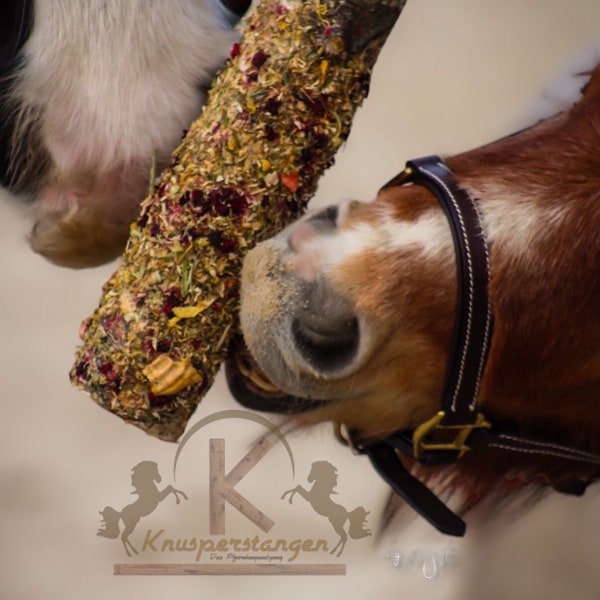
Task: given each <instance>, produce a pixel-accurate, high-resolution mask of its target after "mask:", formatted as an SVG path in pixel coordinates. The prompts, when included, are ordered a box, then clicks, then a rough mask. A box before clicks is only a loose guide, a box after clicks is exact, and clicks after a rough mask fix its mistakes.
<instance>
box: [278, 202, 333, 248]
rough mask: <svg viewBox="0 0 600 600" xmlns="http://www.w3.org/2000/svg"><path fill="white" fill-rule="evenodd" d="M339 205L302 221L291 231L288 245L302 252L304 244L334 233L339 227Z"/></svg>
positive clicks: (329, 207)
mask: <svg viewBox="0 0 600 600" xmlns="http://www.w3.org/2000/svg"><path fill="white" fill-rule="evenodd" d="M337 218H338V207H337V206H328V207H327V208H325V209H323V210H321V211H319V212H318V213H315V214H314V215H311V216H310V217H308V218H306V219H304V220H302V221H300V222H299V223H298V224H297V226H296V227H295V228H294V229H293V230H292V231H291V233H290V236H289V238H288V245H289V247H290V250H292V251H293V252H296V253H297V252H300V251H302V249H303V248H304V246H306V245H308V244H310V242H312V241H314V240H317V239H318V238H319V237H321V236H324V235H328V234H331V233H334V232H335V230H336V229H337Z"/></svg>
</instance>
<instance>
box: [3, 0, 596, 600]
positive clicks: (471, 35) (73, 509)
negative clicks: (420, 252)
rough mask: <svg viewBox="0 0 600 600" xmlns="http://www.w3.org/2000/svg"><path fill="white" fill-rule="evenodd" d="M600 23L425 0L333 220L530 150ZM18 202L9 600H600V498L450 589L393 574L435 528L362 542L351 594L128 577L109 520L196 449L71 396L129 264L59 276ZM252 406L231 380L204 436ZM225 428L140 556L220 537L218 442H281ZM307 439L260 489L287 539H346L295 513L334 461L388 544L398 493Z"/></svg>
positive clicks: (8, 374) (577, 12) (455, 575)
mask: <svg viewBox="0 0 600 600" xmlns="http://www.w3.org/2000/svg"><path fill="white" fill-rule="evenodd" d="M599 24H600V4H599V3H598V2H597V0H575V1H572V0H569V1H567V0H527V2H523V1H521V0H504V1H502V2H500V1H497V2H492V1H490V0H409V2H408V5H407V8H406V9H405V12H404V14H403V15H402V17H401V19H400V21H399V23H398V25H397V27H396V29H395V30H394V32H393V35H392V37H391V38H390V40H389V43H388V45H387V46H386V48H385V50H384V52H383V54H382V56H381V59H380V61H379V63H378V65H377V68H376V71H375V74H374V79H373V85H372V91H371V95H370V97H369V99H368V101H367V102H366V104H365V106H364V108H363V109H362V110H361V111H360V112H359V114H358V116H357V118H356V122H355V128H354V131H353V133H352V135H351V137H350V140H349V142H348V144H347V145H346V147H345V148H344V149H343V150H342V152H341V153H340V154H339V157H338V160H337V164H336V166H335V167H334V168H333V169H332V170H331V171H330V173H329V174H328V175H327V176H326V177H325V179H324V180H323V182H322V185H321V188H320V192H319V195H318V197H317V198H316V199H315V203H314V204H315V205H323V204H326V203H328V202H332V201H337V200H340V199H344V198H349V197H354V198H360V199H368V198H371V197H373V195H374V194H375V192H376V190H377V188H378V186H379V185H380V184H382V183H383V182H384V181H386V180H387V179H388V178H390V177H391V176H392V175H394V174H395V173H396V172H397V171H399V170H400V169H401V167H402V165H403V163H404V161H405V160H406V159H408V158H411V157H417V156H420V155H423V154H429V153H451V152H454V151H458V150H462V149H466V148H469V147H472V146H474V145H477V144H479V143H483V142H486V141H488V140H491V139H493V138H494V137H497V136H499V135H502V134H504V133H507V132H510V131H511V130H513V129H514V128H515V127H516V126H517V125H518V124H520V122H521V118H522V116H523V114H524V113H525V112H526V111H527V110H528V109H529V107H530V106H531V105H532V103H534V102H535V99H536V98H538V97H539V95H540V93H541V90H542V89H543V88H544V86H546V85H547V84H548V83H549V82H551V81H552V79H553V77H554V75H555V74H556V73H557V72H559V71H560V70H561V68H562V67H563V66H564V64H565V61H567V60H568V59H569V58H570V57H571V56H572V55H573V54H574V53H575V52H576V51H578V50H579V49H581V48H582V47H585V46H586V45H589V44H590V43H591V42H593V41H594V40H595V38H596V35H597V33H598V29H599V28H598V25H599ZM1 200H2V201H1V202H0V211H1V217H0V228H1V234H0V273H1V278H0V281H1V286H2V288H1V293H0V325H1V331H2V341H1V349H0V353H1V357H0V365H1V367H0V368H1V373H0V375H1V377H0V390H1V395H2V406H3V413H2V414H3V417H2V419H1V420H0V490H1V493H0V598H2V599H3V600H4V599H6V600H38V599H42V598H43V599H44V600H62V599H66V598H78V599H86V600H100V599H105V598H110V599H111V600H121V599H123V600H124V599H126V598H133V597H135V598H144V599H148V600H155V599H159V598H167V597H168V598H177V599H178V600H188V599H190V600H191V599H194V600H196V599H199V598H214V597H217V598H220V597H222V598H231V599H238V598H240V599H241V598H243V599H244V600H255V599H259V598H260V599H264V598H291V599H300V598H319V599H320V598H330V597H334V596H335V597H340V598H345V599H358V598H365V597H368V598H389V597H410V598H421V597H423V598H425V597H426V598H429V599H435V598H444V599H456V600H458V599H461V600H464V599H469V600H470V599H475V600H487V599H504V598H511V599H512V600H516V599H521V598H522V599H530V598H545V599H564V598H569V597H572V598H577V599H578V600H588V599H589V600H591V599H592V598H594V599H595V598H597V597H598V593H599V591H600V574H599V573H600V569H599V568H598V564H599V560H600V543H599V542H598V541H597V540H598V539H600V494H599V491H598V486H596V489H590V490H589V491H588V493H587V494H586V496H585V497H584V498H583V499H573V498H567V497H561V496H557V495H556V496H553V497H551V498H549V499H547V500H545V501H544V502H542V503H541V504H540V505H539V506H538V507H537V508H536V509H535V510H534V511H533V512H532V513H530V514H529V515H528V516H527V517H526V518H523V519H521V520H520V521H517V522H515V523H512V524H505V525H503V526H496V527H495V528H492V529H491V531H487V532H485V533H483V534H482V533H479V534H478V533H473V532H471V533H470V534H469V535H468V537H467V539H466V540H460V541H458V542H453V546H452V548H453V550H454V551H455V553H456V555H457V556H458V564H457V565H455V566H454V567H453V568H452V569H447V570H445V571H443V572H441V573H440V575H439V577H437V578H436V579H435V580H434V581H428V580H426V579H425V577H424V576H423V574H422V573H421V571H420V568H419V566H418V565H417V566H414V567H410V568H404V569H401V568H394V567H393V566H392V565H391V564H390V563H389V561H386V559H385V554H386V551H389V550H397V551H400V552H402V553H404V554H405V555H406V554H410V553H411V552H413V551H418V552H421V553H424V554H426V555H427V553H432V552H440V551H442V550H443V549H444V548H445V547H446V546H447V544H448V543H449V542H450V540H448V539H445V538H443V537H442V536H439V535H438V534H437V533H435V532H433V531H431V529H430V528H429V526H427V525H426V524H423V523H422V522H420V521H419V522H415V523H413V524H411V525H410V526H409V527H407V528H406V529H404V530H402V531H397V532H395V540H394V541H393V542H391V541H389V542H385V543H384V544H383V545H381V546H376V545H373V544H372V539H371V538H368V539H366V540H360V541H350V542H349V543H348V546H347V550H346V552H345V553H344V555H343V557H342V559H343V560H344V562H345V563H346V564H347V565H348V573H347V575H346V576H345V577H320V578H319V577H274V578H265V577H254V578H252V577H220V578H219V577H217V578H215V577H213V578H209V577H205V578H202V577H155V578H148V577H116V576H114V575H113V574H112V566H113V564H114V563H118V562H126V561H127V560H128V559H127V557H126V555H125V554H124V552H123V549H122V547H121V545H120V543H119V541H118V540H117V541H115V540H107V539H104V538H101V537H97V536H96V535H95V534H96V530H97V528H98V526H99V524H100V515H99V514H98V511H99V510H101V509H102V508H104V506H105V505H107V504H108V505H111V506H114V507H116V508H120V507H122V506H124V505H125V504H127V503H128V502H131V501H133V500H134V499H135V497H133V496H131V495H130V492H131V488H130V481H129V476H130V475H129V474H130V469H131V467H132V466H133V465H135V464H137V463H138V462H140V461H141V460H154V461H156V462H157V463H158V464H159V468H160V471H161V473H162V475H163V482H162V483H161V487H162V486H164V485H167V484H168V483H172V482H173V478H172V465H173V457H174V453H175V449H176V447H175V446H173V445H168V444H166V443H162V442H159V441H156V440H154V439H152V438H149V437H147V436H145V435H144V434H142V433H140V432H139V431H137V430H136V429H134V428H130V427H126V426H124V425H123V424H122V423H121V422H120V421H119V420H118V419H117V418H116V417H114V416H112V415H109V414H108V413H105V412H103V411H101V410H100V409H99V408H97V407H96V406H95V405H94V404H93V403H92V402H91V401H89V400H88V399H87V398H86V397H85V396H84V395H82V394H80V393H78V392H76V391H74V390H72V389H71V388H70V385H69V382H68V377H67V373H68V371H69V369H70V366H71V363H72V357H73V351H74V348H75V346H76V345H77V343H78V338H77V330H78V326H79V323H80V321H81V320H82V319H83V318H84V317H86V316H87V315H88V314H89V313H90V312H91V311H92V310H93V308H94V307H95V305H96V302H97V299H98V297H99V291H100V287H101V285H102V283H103V282H104V281H105V280H106V279H107V277H108V276H109V274H110V273H111V271H112V269H113V268H114V265H111V266H108V267H106V268H100V269H95V270H88V271H83V272H71V271H67V270H62V269H59V268H56V267H53V266H51V265H49V264H47V263H45V262H44V261H43V260H42V259H40V258H39V257H37V256H35V255H34V254H32V253H31V252H30V251H29V249H28V247H27V245H26V242H25V236H26V232H27V230H28V227H29V221H28V215H27V213H26V210H25V209H24V208H23V206H21V205H19V203H18V202H16V201H15V200H13V199H11V198H10V197H9V196H8V195H7V194H5V193H2V198H1ZM234 407H235V405H234V403H233V402H232V400H231V399H230V397H229V394H228V392H227V390H226V388H225V386H224V384H223V381H222V379H221V378H220V379H219V381H218V382H217V384H216V385H215V386H214V388H213V389H212V390H211V392H210V393H209V395H208V396H207V397H206V399H205V400H204V401H203V403H202V405H201V407H200V408H199V410H198V412H197V414H196V415H195V417H194V419H193V421H192V422H196V421H197V420H198V419H200V418H201V417H203V416H206V415H208V414H211V413H212V412H215V411H217V410H220V409H222V408H234ZM211 427H212V429H210V430H208V429H207V430H206V431H205V432H204V433H203V434H202V435H200V434H198V437H197V438H195V439H194V441H193V443H190V445H189V446H188V447H186V450H185V452H184V453H182V462H181V467H180V469H179V468H178V473H177V481H176V483H177V487H181V488H182V489H184V491H186V492H187V493H188V495H189V497H190V499H189V500H188V502H187V503H183V504H182V505H180V506H179V507H176V506H175V503H174V499H173V498H172V497H171V498H169V499H167V500H165V502H164V503H163V504H161V505H160V506H159V508H158V509H157V511H156V512H155V513H154V514H153V515H152V516H151V517H148V519H147V520H146V521H143V522H142V523H141V524H140V526H139V528H140V530H139V532H136V533H135V534H134V535H133V536H132V541H134V542H137V543H138V544H139V543H141V539H140V536H141V532H143V531H145V530H146V529H147V528H149V527H154V528H161V527H165V528H167V529H168V530H169V531H173V532H179V533H180V534H181V535H182V536H186V535H187V536H192V535H206V534H207V513H208V509H207V506H206V497H207V496H206V492H207V485H208V482H207V445H206V444H207V441H206V440H207V439H208V437H209V436H212V437H223V438H226V440H227V452H228V457H229V458H228V460H229V461H231V462H229V463H228V465H230V466H231V465H232V464H234V461H235V462H237V460H238V459H239V457H241V455H242V454H243V452H244V451H245V448H246V447H247V445H248V444H249V443H250V442H251V441H252V440H253V439H254V438H255V437H256V436H257V435H259V434H260V433H261V431H260V427H258V426H256V425H254V424H247V423H245V422H237V421H227V422H226V421H224V422H221V423H220V424H215V425H212V426H211ZM289 441H290V444H291V445H292V448H293V451H294V456H295V459H296V476H295V479H293V478H292V476H291V472H290V465H289V461H288V460H287V458H286V456H285V455H284V454H283V453H282V451H281V450H280V449H279V450H277V449H274V450H273V451H272V453H270V454H269V455H268V456H267V457H266V458H265V459H264V461H263V462H261V463H260V465H259V466H257V470H256V473H255V474H254V475H253V477H252V478H250V477H249V478H248V480H247V481H244V482H243V484H244V485H243V486H242V485H241V484H240V490H241V491H242V492H243V493H244V494H245V495H246V496H247V497H248V498H251V499H252V500H253V501H255V503H256V504H257V505H259V506H260V507H261V508H263V510H265V512H267V513H268V514H269V516H271V517H272V518H273V519H274V520H275V521H276V526H275V527H274V529H273V532H274V533H273V535H272V536H271V535H269V537H282V536H283V537H286V536H288V537H290V538H293V537H298V536H300V537H326V538H328V539H329V540H331V541H335V537H334V536H332V535H331V531H330V529H329V524H328V523H327V522H326V521H325V520H323V519H321V518H320V517H317V515H315V513H313V512H312V510H311V509H310V507H309V506H308V505H307V504H306V503H304V502H303V501H302V499H300V498H298V499H296V500H295V503H294V504H293V505H292V506H289V505H288V504H286V503H285V502H281V501H280V500H279V495H280V494H281V493H282V492H283V491H284V490H286V489H288V488H289V487H292V486H293V485H295V484H296V483H303V484H304V485H307V483H306V475H307V474H308V470H309V468H310V464H311V462H312V461H314V460H329V461H330V462H332V463H333V464H335V465H336V466H337V467H338V469H339V474H340V477H339V482H338V491H339V495H338V496H337V497H336V499H337V501H338V502H340V503H341V504H343V505H344V506H347V507H348V508H352V507H354V506H357V505H363V506H365V507H366V508H367V509H368V510H370V511H371V513H370V515H369V523H370V525H371V526H372V527H375V526H376V524H377V520H378V515H379V513H380V511H381V508H382V505H383V502H384V499H385V492H386V488H385V485H384V484H383V483H382V482H381V481H380V480H379V479H378V478H377V476H376V475H375V474H374V473H373V472H372V470H371V469H370V468H369V466H368V465H367V464H366V461H365V460H364V459H361V458H356V457H354V456H352V455H351V454H350V453H349V452H347V451H346V450H345V449H344V448H341V447H339V446H338V445H337V444H336V443H335V442H334V440H333V439H332V436H331V434H330V431H329V429H328V428H322V429H321V428H320V429H317V430H315V431H314V432H312V433H311V434H304V435H303V436H301V437H290V438H289ZM229 453H230V454H229ZM227 519H228V521H227V527H228V533H229V532H232V533H235V534H236V535H238V536H242V535H254V534H255V533H259V532H258V531H257V530H255V529H253V528H252V527H253V526H252V525H251V524H249V523H248V522H247V521H246V520H245V519H244V518H243V517H239V516H238V515H237V514H236V513H235V511H233V510H232V509H230V508H228V510H227ZM136 536H137V537H136ZM162 559H163V560H164V559H165V557H162ZM141 560H143V561H150V560H155V561H156V560H159V561H160V560H161V558H160V557H159V558H156V557H154V558H152V557H149V556H144V557H142V558H141ZM175 560H176V559H175Z"/></svg>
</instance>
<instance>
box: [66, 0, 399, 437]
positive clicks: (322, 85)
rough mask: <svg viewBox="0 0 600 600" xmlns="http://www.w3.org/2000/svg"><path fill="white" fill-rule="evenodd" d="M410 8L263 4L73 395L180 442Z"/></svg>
mask: <svg viewBox="0 0 600 600" xmlns="http://www.w3.org/2000/svg"><path fill="white" fill-rule="evenodd" d="M404 3H405V0H379V1H376V0H362V1H343V0H309V1H301V0H286V1H284V0H263V1H262V2H260V3H259V4H258V6H257V7H256V8H255V9H254V12H253V13H252V15H251V17H250V18H249V20H248V21H247V23H246V25H245V28H244V32H243V36H242V39H241V42H240V44H239V45H235V46H234V47H233V49H232V51H231V58H230V60H229V61H228V64H227V65H226V66H225V68H224V69H223V71H222V72H221V74H220V75H219V76H218V78H217V79H216V81H215V83H214V84H213V87H212V90H211V92H210V94H209V99H208V102H207V104H206V106H205V108H204V110H203V112H202V115H201V116H200V117H199V118H198V120H197V121H195V122H194V123H193V125H192V126H191V128H190V130H189V132H188V133H187V135H186V137H185V139H184V140H183V142H182V143H181V145H180V146H179V147H178V148H177V149H176V150H175V152H174V155H173V161H172V164H171V166H170V168H169V169H168V170H167V171H165V172H164V173H163V174H162V175H161V177H160V179H159V180H158V183H157V185H156V186H155V188H154V190H153V192H152V193H151V195H150V197H149V198H147V199H146V200H145V201H144V203H143V204H142V210H141V214H140V217H139V219H138V220H137V222H136V223H134V224H133V225H132V227H131V234H130V239H129V242H128V245H127V248H126V250H125V253H124V256H123V261H122V264H121V266H120V267H119V268H118V269H117V271H116V272H115V273H114V275H113V276H112V277H111V278H110V279H109V281H108V282H107V283H106V284H105V285H104V287H103V295H102V298H101V302H100V306H99V308H98V309H97V310H96V311H95V313H94V314H93V315H92V317H90V318H89V319H87V320H86V321H85V322H84V324H83V327H82V339H83V345H82V347H81V348H80V349H79V350H78V353H77V357H76V363H75V365H74V367H73V369H72V371H71V381H72V382H73V384H74V385H75V386H77V387H79V388H82V389H84V390H86V391H87V392H89V393H90V394H91V396H92V398H93V399H94V400H95V401H96V402H97V403H98V404H100V405H101V406H103V407H104V408H106V409H108V410H110V411H111V412H113V413H115V414H117V415H118V416H120V417H122V418H123V419H124V420H125V421H127V422H130V423H133V424H135V425H137V426H138V427H140V428H142V429H144V430H145V431H147V432H148V433H150V434H151V435H155V436H157V437H159V438H162V439H164V440H169V441H175V440H177V439H178V438H179V436H180V435H181V434H182V432H183V430H184V428H185V426H186V423H187V421H188V419H189V418H190V416H191V414H192V413H193V411H194V409H195V407H196V406H197V404H198V402H199V401H200V398H201V397H202V394H203V393H204V392H205V391H206V390H207V389H208V387H209V386H210V385H211V384H212V382H213V380H214V377H215V374H216V372H217V370H218V368H219V366H220V364H221V362H222V361H223V360H224V359H225V358H226V354H227V348H228V342H229V340H230V338H231V336H232V335H233V334H234V333H235V331H236V330H237V327H238V302H239V297H238V282H239V273H240V269H241V265H242V260H243V257H244V255H245V253H246V251H247V250H249V249H250V248H251V247H253V246H254V245H255V244H256V243H258V242H259V241H261V240H264V239H266V238H268V237H271V236H273V235H275V234H276V233H277V232H278V231H279V230H281V229H282V228H283V227H284V226H285V225H287V224H288V223H289V222H290V221H291V220H293V219H294V218H296V217H297V216H298V215H299V213H300V212H301V211H302V210H303V208H304V207H305V205H306V203H307V201H308V200H309V199H310V197H311V196H312V195H313V193H314V191H315V189H316V186H317V181H318V178H319V176H320V175H321V174H322V173H323V171H324V170H325V169H326V168H327V167H328V166H329V165H331V164H332V162H333V157H334V154H335V152H336V151H337V149H338V148H339V146H340V145H341V144H342V142H343V141H344V140H345V139H346V138H347V137H348V134H349V132H350V126H351V121H352V117H353V115H354V112H355V110H356V108H357V107H358V106H359V105H360V104H361V103H362V101H363V99H364V97H365V96H366V94H367V92H368V88H369V81H370V74H371V70H372V67H373V65H374V63H375V60H376V58H377V55H378V53H379V50H380V49H381V47H382V45H383V43H384V41H385V39H386V37H387V35H388V33H389V32H390V30H391V29H392V27H393V25H394V23H395V21H396V19H397V17H398V15H399V14H400V12H401V9H402V7H403V6H404ZM148 126H149V127H151V126H152V124H151V123H149V124H148Z"/></svg>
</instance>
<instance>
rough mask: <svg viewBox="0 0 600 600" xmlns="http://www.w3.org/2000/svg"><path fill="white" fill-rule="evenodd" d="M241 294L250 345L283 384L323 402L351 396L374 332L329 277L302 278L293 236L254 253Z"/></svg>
mask: <svg viewBox="0 0 600 600" xmlns="http://www.w3.org/2000/svg"><path fill="white" fill-rule="evenodd" d="M241 294H242V305H241V312H240V318H241V326H242V332H243V334H244V338H245V341H246V344H247V346H248V348H249V350H250V352H251V353H252V355H253V356H254V358H255V359H256V360H257V362H258V364H259V365H260V367H261V368H262V369H263V371H264V372H265V373H266V375H267V376H268V377H269V378H270V379H271V381H272V382H273V383H274V384H275V385H277V386H279V387H280V388H281V389H282V390H284V391H285V392H287V393H289V394H293V395H295V396H302V397H310V398H317V399H323V400H328V399H335V398H336V397H337V396H338V395H339V394H340V393H342V390H343V393H344V394H347V391H348V390H347V385H346V383H347V380H348V378H350V377H351V376H352V374H353V373H355V372H356V371H357V370H358V369H359V368H360V366H361V365H362V364H363V363H364V361H365V357H366V354H367V350H368V344H367V343H365V342H366V341H367V340H368V338H369V335H368V327H367V326H366V324H365V323H364V320H363V319H362V318H361V317H360V315H358V314H356V312H355V310H354V308H353V305H352V303H351V302H350V301H349V300H348V299H347V298H346V297H344V296H343V295H342V294H340V293H338V292H337V291H336V290H334V289H332V288H331V287H330V285H329V284H328V282H327V281H326V280H325V278H323V277H322V276H319V275H318V274H317V275H315V276H313V277H311V278H310V279H307V278H305V277H303V276H300V275H299V274H298V272H297V271H296V270H295V269H294V261H293V256H291V254H290V251H289V246H288V244H287V243H286V241H285V236H281V235H280V236H278V237H276V238H274V239H271V240H268V241H266V242H263V243H261V244H259V245H258V246H257V247H256V248H254V249H253V250H252V251H250V252H249V253H248V255H247V256H246V259H245V261H244V268H243V270H242V287H241Z"/></svg>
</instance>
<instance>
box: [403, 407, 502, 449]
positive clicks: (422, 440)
mask: <svg viewBox="0 0 600 600" xmlns="http://www.w3.org/2000/svg"><path fill="white" fill-rule="evenodd" d="M445 416H446V413H445V412H444V411H443V410H441V411H440V412H438V414H437V415H435V417H433V418H432V419H430V420H429V421H425V423H422V424H421V425H419V426H418V427H417V428H416V429H415V432H414V433H413V454H414V457H415V458H416V459H419V458H421V457H422V456H423V454H424V453H425V452H429V451H435V450H452V451H457V452H458V458H460V457H461V456H463V454H465V452H466V451H467V450H470V449H471V448H469V446H467V444H466V441H467V438H468V437H469V435H470V434H471V431H473V429H481V428H484V429H490V428H491V426H492V425H491V423H488V421H486V420H485V417H484V415H483V414H482V413H477V419H476V420H475V423H470V424H468V425H440V423H441V422H442V420H443V419H444V417H445ZM450 429H458V430H459V431H458V432H457V434H456V436H455V437H454V439H453V440H452V441H451V442H429V441H427V439H426V438H427V436H428V435H430V434H431V433H433V432H434V431H441V430H450Z"/></svg>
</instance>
